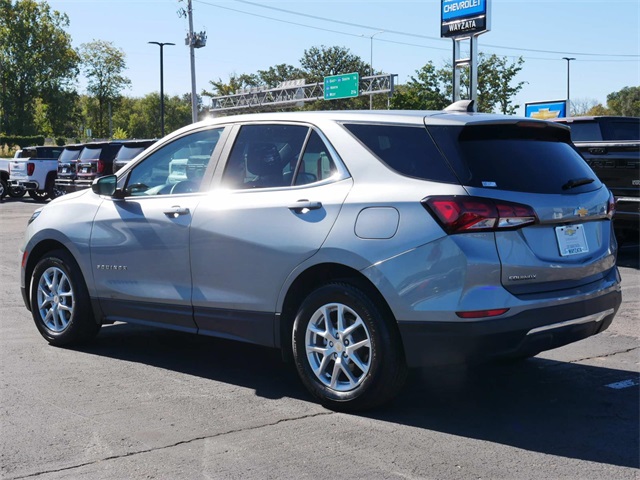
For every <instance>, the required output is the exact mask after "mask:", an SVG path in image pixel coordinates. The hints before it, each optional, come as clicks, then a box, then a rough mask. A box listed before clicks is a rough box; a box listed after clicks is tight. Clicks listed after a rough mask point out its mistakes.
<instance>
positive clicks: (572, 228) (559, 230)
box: [556, 225, 589, 257]
mask: <svg viewBox="0 0 640 480" xmlns="http://www.w3.org/2000/svg"><path fill="white" fill-rule="evenodd" d="M556 238H557V239H558V247H559V248H560V255H561V256H563V257H568V256H570V255H578V254H580V253H587V252H588V251H589V245H587V237H586V235H585V233H584V226H583V225H566V226H564V227H556Z"/></svg>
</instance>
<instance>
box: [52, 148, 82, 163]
mask: <svg viewBox="0 0 640 480" xmlns="http://www.w3.org/2000/svg"><path fill="white" fill-rule="evenodd" d="M80 150H82V149H81V148H74V149H71V148H65V149H64V150H63V151H62V153H61V154H60V156H59V157H58V161H59V162H70V161H72V160H77V158H78V155H80Z"/></svg>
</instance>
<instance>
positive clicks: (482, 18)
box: [440, 0, 490, 37]
mask: <svg viewBox="0 0 640 480" xmlns="http://www.w3.org/2000/svg"><path fill="white" fill-rule="evenodd" d="M441 1H442V10H441V12H440V18H441V20H442V21H441V24H440V36H441V37H461V36H468V35H477V34H480V33H483V32H486V31H488V30H489V27H490V25H489V2H490V0H441Z"/></svg>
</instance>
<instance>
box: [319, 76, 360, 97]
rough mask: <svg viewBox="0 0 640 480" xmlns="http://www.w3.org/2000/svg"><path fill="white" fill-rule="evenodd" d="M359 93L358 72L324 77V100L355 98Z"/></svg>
mask: <svg viewBox="0 0 640 480" xmlns="http://www.w3.org/2000/svg"><path fill="white" fill-rule="evenodd" d="M359 93H360V74H358V72H355V73H345V74H344V75H333V76H331V77H324V99H325V100H338V99H339V98H352V97H357V96H358V95H359Z"/></svg>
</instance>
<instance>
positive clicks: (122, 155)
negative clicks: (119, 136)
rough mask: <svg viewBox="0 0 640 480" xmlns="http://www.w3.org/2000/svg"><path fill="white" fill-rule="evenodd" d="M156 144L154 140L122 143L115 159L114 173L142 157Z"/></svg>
mask: <svg viewBox="0 0 640 480" xmlns="http://www.w3.org/2000/svg"><path fill="white" fill-rule="evenodd" d="M155 142H156V140H155V139H153V140H127V141H125V142H123V143H122V146H121V147H120V150H118V153H117V154H116V156H115V158H114V159H113V173H115V172H117V171H118V170H120V169H121V168H122V167H124V166H125V165H126V164H127V163H129V162H130V161H131V160H133V159H134V158H135V157H137V156H138V155H140V154H141V153H142V152H144V151H145V149H147V148H148V147H150V146H151V145H153V144H154V143H155Z"/></svg>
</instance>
